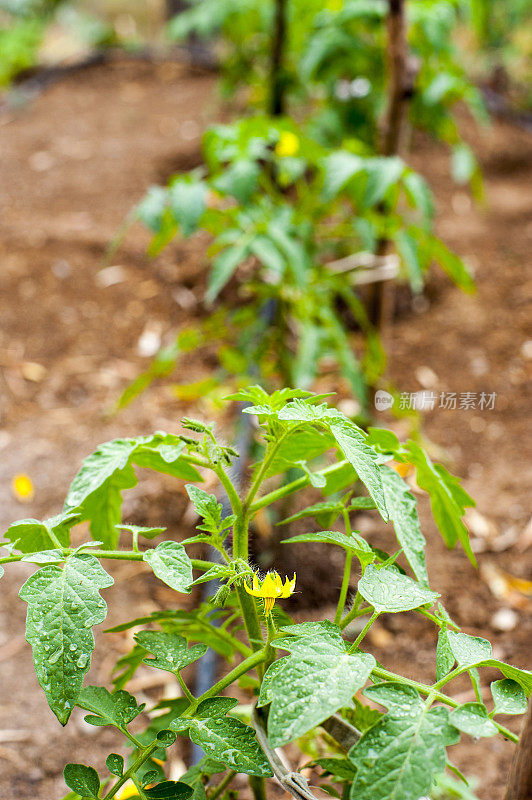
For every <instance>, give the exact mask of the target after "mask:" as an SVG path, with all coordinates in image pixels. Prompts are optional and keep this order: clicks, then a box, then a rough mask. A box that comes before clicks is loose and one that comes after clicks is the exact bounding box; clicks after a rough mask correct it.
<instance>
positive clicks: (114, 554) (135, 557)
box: [0, 547, 213, 572]
mask: <svg viewBox="0 0 532 800" xmlns="http://www.w3.org/2000/svg"><path fill="white" fill-rule="evenodd" d="M58 549H60V550H62V551H63V555H64V556H65V557H66V556H69V555H71V554H72V553H73V552H74V551H73V550H72V548H69V547H59V548H58ZM35 552H36V553H38V552H40V550H36V551H35ZM86 552H87V553H89V554H90V555H93V556H96V558H104V559H105V558H109V559H112V560H115V561H143V560H144V554H143V553H136V552H135V551H134V550H95V549H94V548H92V547H91V548H90V549H88V550H87V551H86ZM29 555H35V554H34V553H21V554H20V555H16V556H5V557H4V558H0V564H11V563H14V562H15V561H22V559H23V558H24V557H25V556H29ZM190 560H191V563H192V567H193V568H194V569H201V570H203V572H206V571H207V570H208V569H210V568H211V567H212V566H213V563H212V561H202V560H201V559H199V558H191V559H190Z"/></svg>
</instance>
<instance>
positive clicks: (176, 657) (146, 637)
mask: <svg viewBox="0 0 532 800" xmlns="http://www.w3.org/2000/svg"><path fill="white" fill-rule="evenodd" d="M135 641H136V642H137V644H140V646H141V647H144V648H145V649H146V650H148V651H149V652H150V653H152V654H153V655H154V656H155V658H145V659H144V663H145V664H148V666H150V667H155V668H156V669H164V670H166V671H167V672H173V673H174V674H177V673H178V672H179V671H180V670H182V669H184V668H185V667H186V666H188V665H189V664H192V662H193V661H197V660H198V658H201V657H202V656H204V655H205V653H206V652H207V650H208V648H207V647H206V645H204V644H195V645H193V646H192V647H191V648H190V649H189V647H188V643H187V640H186V639H185V638H183V636H178V635H177V634H175V633H162V632H161V631H140V632H139V633H137V634H136V636H135Z"/></svg>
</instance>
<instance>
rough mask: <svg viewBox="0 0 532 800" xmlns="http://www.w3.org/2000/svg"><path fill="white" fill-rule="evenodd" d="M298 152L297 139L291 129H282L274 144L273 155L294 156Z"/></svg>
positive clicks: (281, 156)
mask: <svg viewBox="0 0 532 800" xmlns="http://www.w3.org/2000/svg"><path fill="white" fill-rule="evenodd" d="M298 152H299V139H298V137H297V136H296V135H295V133H292V132H291V131H283V132H282V133H281V135H280V136H279V141H278V142H277V144H276V145H275V155H276V156H279V157H280V158H286V157H287V156H295V155H297V153H298Z"/></svg>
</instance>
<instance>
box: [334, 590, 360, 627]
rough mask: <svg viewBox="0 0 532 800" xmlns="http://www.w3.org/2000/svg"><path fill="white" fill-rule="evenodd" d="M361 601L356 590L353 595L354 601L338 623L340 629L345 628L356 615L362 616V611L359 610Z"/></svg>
mask: <svg viewBox="0 0 532 800" xmlns="http://www.w3.org/2000/svg"><path fill="white" fill-rule="evenodd" d="M361 602H362V595H361V594H360V592H357V593H356V596H355V602H354V603H353V605H352V607H351V609H350V610H349V611H348V612H347V614H346V615H345V617H344V618H343V620H341V621H340V622H339V623H338V624H339V625H340V628H341V629H342V630H343V629H344V628H346V627H347V626H348V625H349V623H350V622H352V621H353V620H354V619H355V618H356V617H359V616H362V613H360V612H359V608H360V604H361Z"/></svg>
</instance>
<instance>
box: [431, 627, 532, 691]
mask: <svg viewBox="0 0 532 800" xmlns="http://www.w3.org/2000/svg"><path fill="white" fill-rule="evenodd" d="M447 637H448V640H449V646H450V648H451V651H452V653H453V656H454V657H455V659H456V661H457V664H458V666H459V667H461V668H462V671H466V670H468V671H469V670H470V669H471V667H494V668H495V669H498V670H499V671H500V672H502V674H503V675H504V676H505V677H506V678H510V679H511V680H514V681H516V683H518V684H519V686H521V688H522V689H523V691H524V692H525V694H526V696H527V697H529V696H530V694H531V693H532V672H530V671H529V670H526V669H519V668H518V667H514V666H513V665H512V664H505V662H504V661H498V660H497V659H495V658H492V657H491V644H490V643H489V642H488V641H487V639H481V638H480V637H478V636H469V635H468V634H467V633H455V632H454V631H447Z"/></svg>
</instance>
